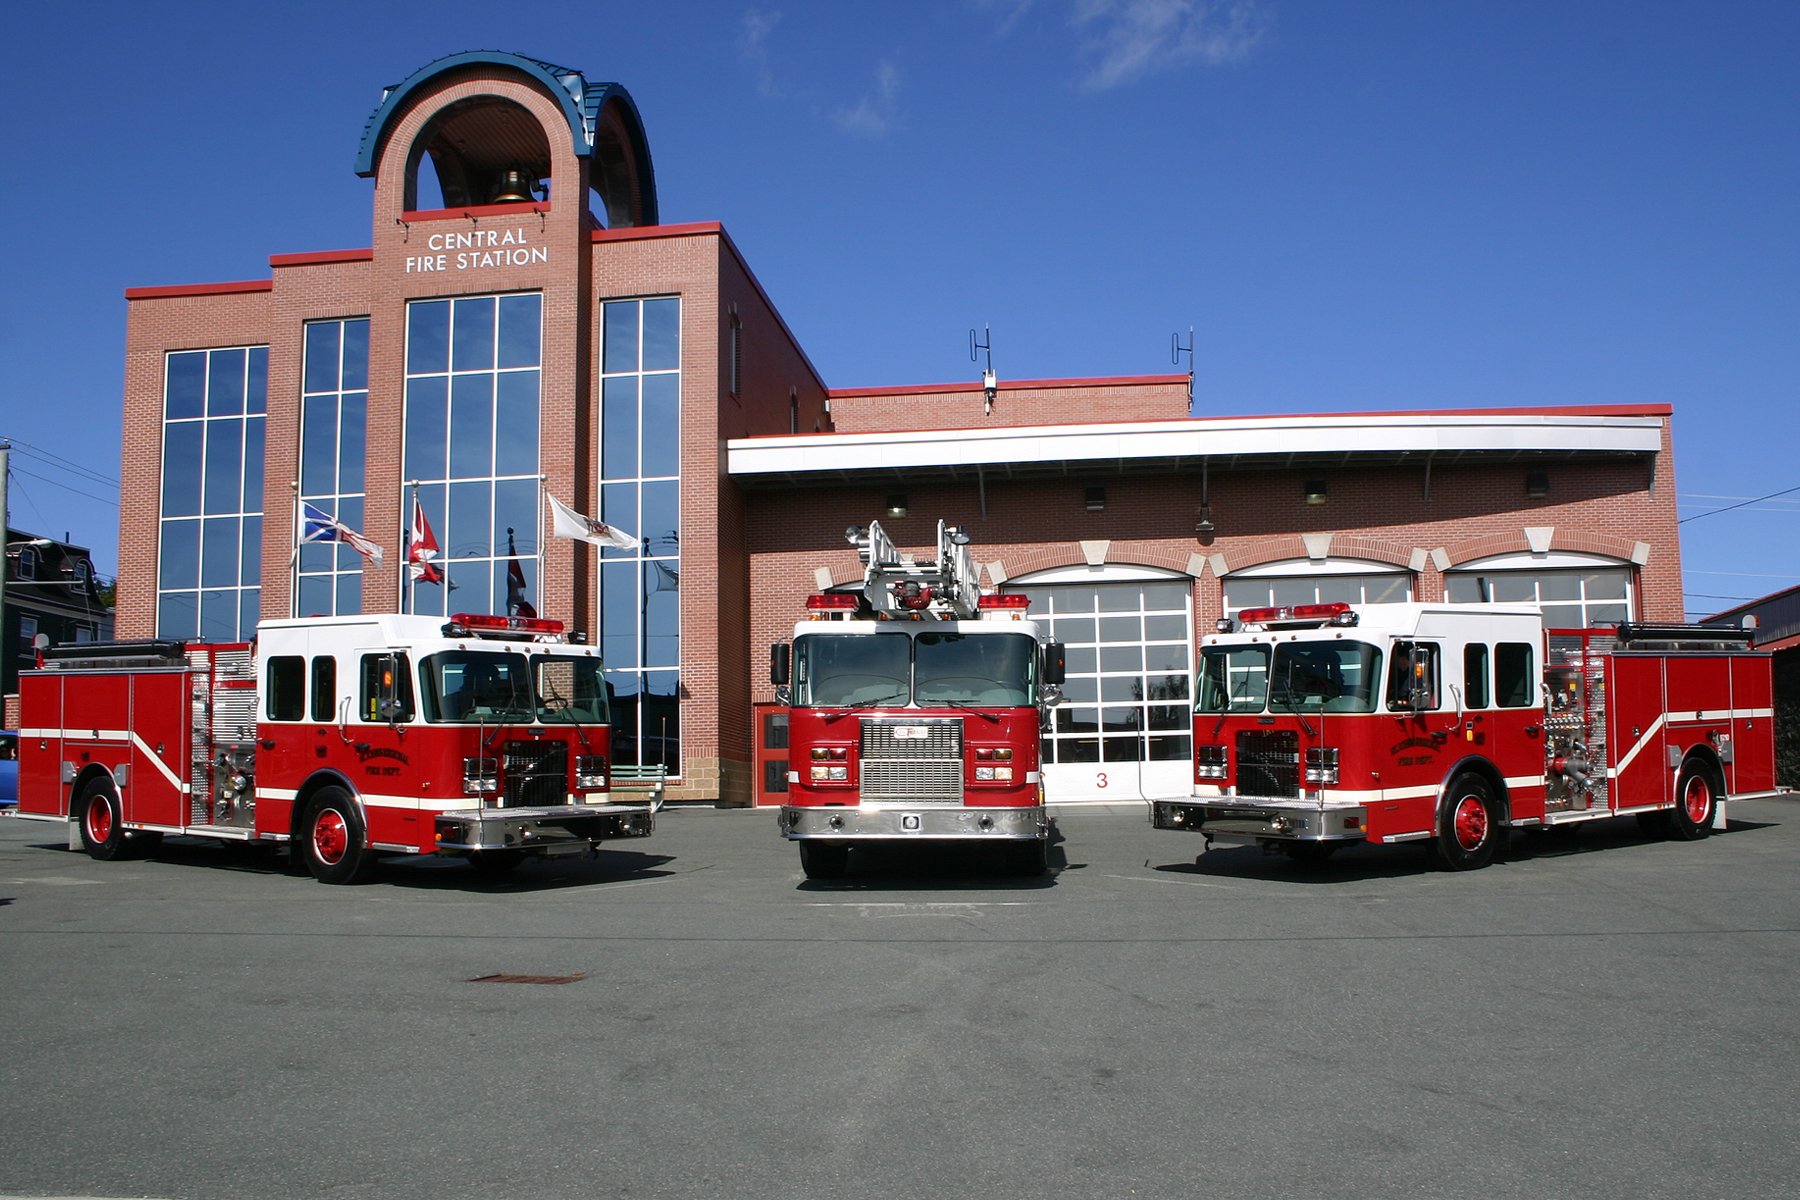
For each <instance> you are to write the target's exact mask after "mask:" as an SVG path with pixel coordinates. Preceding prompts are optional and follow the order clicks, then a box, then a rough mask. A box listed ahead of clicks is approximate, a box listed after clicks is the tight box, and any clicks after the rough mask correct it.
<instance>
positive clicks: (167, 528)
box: [156, 346, 269, 642]
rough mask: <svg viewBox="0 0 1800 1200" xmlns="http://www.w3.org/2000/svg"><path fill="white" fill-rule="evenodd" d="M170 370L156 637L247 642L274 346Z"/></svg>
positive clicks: (257, 584) (258, 560)
mask: <svg viewBox="0 0 1800 1200" xmlns="http://www.w3.org/2000/svg"><path fill="white" fill-rule="evenodd" d="M163 369H164V374H163V461H162V519H161V521H160V522H159V525H160V528H159V530H158V533H159V545H158V550H157V578H156V634H157V636H158V637H167V638H193V637H198V638H205V639H208V640H211V641H222V642H232V641H247V640H248V639H249V638H250V637H251V635H252V634H253V633H254V632H255V631H256V622H257V618H258V616H259V615H260V609H261V605H262V588H261V582H262V537H263V529H262V525H263V428H264V425H265V424H266V418H265V415H264V414H265V411H266V405H267V400H268V393H269V348H268V347H267V346H234V347H229V348H223V349H217V350H184V351H181V352H179V353H175V354H170V355H168V356H167V357H166V358H165V359H164V363H163Z"/></svg>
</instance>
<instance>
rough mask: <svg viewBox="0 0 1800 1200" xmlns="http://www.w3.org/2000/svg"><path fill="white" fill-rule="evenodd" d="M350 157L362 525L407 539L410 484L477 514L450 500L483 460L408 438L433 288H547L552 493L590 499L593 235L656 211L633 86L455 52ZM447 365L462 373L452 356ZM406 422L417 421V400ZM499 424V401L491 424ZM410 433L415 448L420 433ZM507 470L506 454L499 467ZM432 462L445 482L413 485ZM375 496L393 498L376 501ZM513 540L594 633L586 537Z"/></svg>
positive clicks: (543, 416)
mask: <svg viewBox="0 0 1800 1200" xmlns="http://www.w3.org/2000/svg"><path fill="white" fill-rule="evenodd" d="M356 171H357V174H359V175H361V176H363V177H364V178H370V179H373V180H374V181H375V195H374V206H373V230H372V238H371V243H370V244H371V247H372V251H371V254H372V261H371V267H372V269H371V272H370V288H371V294H370V296H369V302H368V310H367V311H368V312H369V315H370V328H369V399H368V432H367V446H368V450H367V484H366V486H367V490H368V495H369V497H370V498H371V503H370V505H369V521H368V523H369V528H368V529H367V530H366V532H367V533H368V535H369V536H371V537H373V538H375V539H376V540H377V541H378V542H381V543H382V544H384V545H388V546H403V545H404V544H405V529H404V526H405V524H406V522H407V520H408V517H407V515H406V514H407V513H408V512H409V511H410V500H409V499H408V497H409V495H411V494H417V495H419V496H420V497H421V503H422V507H423V508H424V510H425V512H426V513H427V516H428V519H430V520H431V521H432V523H433V527H434V529H437V530H443V529H445V528H446V525H447V524H448V525H449V526H450V527H454V526H455V525H456V524H457V522H458V521H459V520H461V522H462V524H463V525H464V526H471V525H472V521H473V518H470V517H468V516H467V513H469V512H474V511H477V510H476V509H475V508H473V507H470V506H468V505H464V507H463V508H461V509H458V507H457V506H458V503H459V501H458V499H457V498H456V497H457V496H459V495H464V494H467V493H469V492H471V491H472V490H473V489H470V488H468V487H466V486H463V485H459V484H456V483H452V482H448V481H449V480H452V479H454V478H456V477H458V476H459V475H467V474H470V473H475V474H479V473H480V472H479V471H478V470H472V469H471V468H469V467H467V466H466V465H454V464H453V465H449V466H446V467H445V468H444V469H443V470H442V471H438V472H432V471H431V470H430V469H429V468H428V467H425V466H421V464H420V463H419V462H418V461H409V460H410V459H412V457H413V456H412V453H411V452H410V451H406V450H404V449H403V448H404V447H406V446H407V444H408V442H407V435H408V432H409V431H408V429H407V427H406V422H407V415H406V414H407V400H408V388H409V387H411V388H413V389H414V391H413V404H414V408H415V410H417V409H422V408H423V407H424V404H425V403H426V401H421V399H420V395H421V392H422V391H424V392H426V393H427V394H429V390H428V389H422V388H421V381H420V379H419V376H418V369H419V367H418V364H419V361H420V358H421V355H420V352H419V351H418V350H417V349H416V348H415V349H414V350H413V351H412V354H413V360H412V361H413V367H412V374H410V375H409V368H408V353H409V347H408V338H409V313H412V312H414V310H415V308H416V306H418V305H419V304H421V303H422V302H429V301H430V300H432V299H434V298H439V297H442V298H445V299H449V298H454V297H468V296H525V295H536V296H539V297H541V305H542V307H541V326H540V328H541V344H540V346H539V347H538V348H537V350H536V354H537V366H538V368H539V377H538V396H537V399H538V413H537V452H538V459H537V461H538V473H539V474H540V475H541V476H542V481H543V488H544V490H546V491H547V492H549V493H550V494H551V495H554V496H557V497H559V498H561V499H563V500H565V501H568V502H570V503H573V504H574V505H575V506H576V507H577V508H580V509H582V510H583V511H588V512H591V511H594V505H595V503H596V501H595V486H596V474H595V472H596V467H595V464H596V458H597V445H598V436H599V433H598V422H597V418H596V415H595V405H594V403H593V396H592V392H593V387H594V383H593V380H594V376H595V369H596V364H595V353H596V346H595V332H594V330H595V313H594V311H593V309H594V303H593V300H592V296H593V289H592V280H591V276H592V265H591V261H592V256H591V254H590V251H589V243H590V238H591V235H592V234H593V232H594V231H595V230H599V229H609V230H611V229H625V228H630V227H636V226H646V225H655V224H657V203H656V185H655V175H654V171H653V169H652V166H651V161H650V149H649V143H648V141H647V139H646V138H645V135H644V128H643V124H642V122H641V121H640V119H639V116H638V112H637V107H636V105H635V104H633V102H632V99H631V96H630V95H629V93H627V92H626V90H625V89H624V88H623V87H621V86H620V85H618V84H616V83H593V82H590V81H589V80H588V79H587V78H586V77H585V76H583V75H582V74H581V72H579V71H576V70H572V69H569V68H566V67H559V66H555V65H553V64H551V63H547V62H543V61H540V60H538V59H533V58H527V57H525V56H522V55H518V54H510V53H503V52H492V51H474V52H468V53H463V54H456V55H451V56H449V57H447V58H442V59H439V60H438V61H436V62H434V63H431V64H430V65H428V66H425V67H423V68H421V69H420V70H418V71H416V72H414V73H413V74H412V75H411V76H410V77H408V78H407V79H406V80H405V81H404V82H402V83H399V84H396V85H394V86H392V87H389V88H387V89H386V90H385V91H384V92H383V94H382V98H381V102H380V103H379V104H378V105H377V106H376V108H375V111H374V112H373V113H372V114H371V115H370V117H369V120H368V123H367V125H366V126H365V128H364V130H363V136H362V142H361V145H360V147H359V148H358V152H357V160H356ZM454 303H455V302H454V301H452V307H454ZM458 311H459V312H460V309H459V310H458ZM412 319H413V320H415V323H416V318H412ZM447 370H448V371H449V372H451V373H450V374H449V376H448V382H450V383H455V382H456V381H457V379H458V375H457V374H455V372H456V371H457V370H459V366H458V364H455V363H449V364H447ZM461 403H462V401H461V399H460V393H459V394H458V395H457V396H452V397H451V407H450V408H449V409H448V410H447V415H446V420H447V422H448V426H447V434H446V436H447V437H448V438H451V439H454V442H455V445H456V446H457V447H458V448H457V449H456V450H453V451H452V453H453V455H454V456H456V457H461V458H465V459H466V458H467V457H468V454H467V453H466V451H465V449H464V447H466V446H467V445H468V440H467V436H466V430H465V429H464V428H463V427H462V426H461V425H460V424H459V422H460V421H461V420H462V417H461V410H460V408H459V407H458V406H459V405H460V404H461ZM413 420H414V422H415V424H416V423H417V422H418V421H419V420H420V418H419V416H418V415H417V414H416V412H415V416H414V418H413ZM505 421H506V418H505V415H504V413H502V414H501V417H500V420H499V423H498V424H497V426H496V428H497V429H504V428H505ZM479 424H480V423H479V421H472V422H470V427H474V426H476V425H479ZM411 432H412V433H413V435H414V436H413V444H414V445H417V443H418V436H417V429H414V430H413V431H411ZM497 436H498V435H497ZM505 471H506V468H505V467H501V466H496V467H495V473H497V474H504V473H505ZM433 474H435V475H438V476H441V477H442V479H443V480H444V481H445V482H443V484H442V485H441V486H436V487H432V488H419V487H415V486H414V484H415V483H416V481H417V479H418V478H420V477H421V475H424V476H426V477H428V478H429V477H431V476H432V475H433ZM379 497H395V498H396V499H398V500H399V501H400V502H399V503H387V504H383V503H379V502H378V500H377V498H379ZM499 509H500V502H499V501H498V499H496V500H494V501H492V502H491V503H490V509H489V511H490V512H492V513H494V514H495V515H494V516H493V517H492V520H493V523H494V525H495V526H496V527H503V528H500V530H499V531H498V532H496V533H495V535H494V536H495V537H496V538H497V539H502V540H504V539H505V538H507V537H508V536H509V535H508V534H507V533H506V532H505V530H506V529H513V528H515V527H514V526H513V524H512V522H511V521H508V520H506V519H505V518H503V517H502V516H500V515H498V514H499ZM522 524H523V522H521V525H522ZM465 532H467V530H466V529H465ZM453 536H455V535H453ZM511 536H512V537H513V538H514V539H515V540H516V548H517V551H518V553H519V555H520V556H521V558H522V559H524V560H525V561H526V562H527V563H528V572H529V573H530V574H531V575H536V574H537V567H538V564H541V571H542V573H541V578H532V579H530V580H529V583H530V585H531V586H530V592H531V595H532V599H533V603H534V604H535V606H536V607H537V608H538V609H540V610H541V611H542V612H543V613H544V614H545V615H547V616H556V617H559V618H562V619H564V620H566V621H568V622H569V623H570V624H571V627H572V628H575V629H589V630H591V629H592V628H593V619H594V606H595V597H594V595H593V579H594V569H595V561H594V557H593V554H594V551H593V548H592V547H590V546H589V545H587V544H586V543H583V542H579V541H573V540H570V539H565V538H556V539H550V538H547V537H546V536H545V533H544V530H543V529H541V528H536V529H530V528H523V527H518V528H516V533H515V534H512V535H511ZM490 594H492V592H490ZM458 599H459V601H460V600H462V599H463V597H462V596H459V597H458ZM395 602H396V597H395V595H394V588H393V584H392V581H391V578H390V579H385V580H384V579H381V578H380V577H372V576H365V579H364V594H363V608H364V610H365V611H379V610H382V609H392V608H393V607H394V605H395Z"/></svg>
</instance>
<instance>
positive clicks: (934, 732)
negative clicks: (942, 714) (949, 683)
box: [859, 718, 963, 804]
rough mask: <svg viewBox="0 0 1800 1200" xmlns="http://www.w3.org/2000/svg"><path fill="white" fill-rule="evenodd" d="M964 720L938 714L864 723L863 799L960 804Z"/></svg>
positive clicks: (901, 802)
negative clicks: (907, 719) (932, 716)
mask: <svg viewBox="0 0 1800 1200" xmlns="http://www.w3.org/2000/svg"><path fill="white" fill-rule="evenodd" d="M962 741H963V739H962V722H961V721H960V720H945V719H943V718H934V719H930V720H916V721H897V720H892V719H880V720H875V719H866V720H864V721H863V723H862V754H861V774H860V777H859V783H860V786H861V788H862V798H863V800H864V801H865V802H867V801H889V802H893V803H899V804H961V803H962V799H963V761H962Z"/></svg>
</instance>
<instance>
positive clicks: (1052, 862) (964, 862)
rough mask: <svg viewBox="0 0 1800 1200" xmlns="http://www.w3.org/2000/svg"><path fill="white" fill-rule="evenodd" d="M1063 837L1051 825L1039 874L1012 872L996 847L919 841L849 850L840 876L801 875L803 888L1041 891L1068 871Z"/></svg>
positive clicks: (807, 889)
mask: <svg viewBox="0 0 1800 1200" xmlns="http://www.w3.org/2000/svg"><path fill="white" fill-rule="evenodd" d="M1062 843H1063V835H1062V833H1061V832H1060V831H1059V830H1058V829H1057V828H1056V827H1055V826H1054V825H1052V826H1051V828H1050V846H1049V851H1048V854H1047V859H1048V865H1049V869H1048V870H1047V871H1045V872H1044V873H1043V874H1042V875H1015V874H1011V873H1009V872H1008V870H1007V863H1006V856H1005V853H1004V851H1003V850H1002V849H1001V848H1000V847H998V846H984V845H966V844H958V843H954V842H953V843H947V844H935V845H934V844H932V843H929V842H920V843H916V844H910V845H897V846H858V847H855V848H853V849H852V850H851V851H850V866H849V870H848V871H847V872H846V873H845V874H844V877H843V878H841V879H803V880H801V881H800V885H799V889H798V890H800V891H802V892H855V891H873V890H879V891H886V892H901V891H915V890H916V891H946V890H953V891H993V890H995V889H1000V890H1003V891H1025V892H1031V891H1045V890H1048V889H1050V888H1053V887H1055V886H1056V880H1057V876H1058V875H1060V874H1061V873H1062V872H1063V871H1065V870H1069V869H1071V868H1070V864H1069V860H1068V856H1067V855H1066V854H1064V853H1063V846H1062Z"/></svg>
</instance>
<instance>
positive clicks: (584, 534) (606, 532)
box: [544, 492, 638, 550]
mask: <svg viewBox="0 0 1800 1200" xmlns="http://www.w3.org/2000/svg"><path fill="white" fill-rule="evenodd" d="M544 498H545V499H546V500H548V501H550V532H551V533H553V534H555V535H556V536H557V537H566V538H580V539H581V540H582V541H584V542H592V543H594V545H596V546H611V547H613V548H614V549H617V550H636V549H637V546H638V540H637V539H636V538H634V537H632V536H631V535H630V534H629V533H626V532H625V531H624V530H623V529H615V528H614V527H613V526H611V525H608V524H606V523H605V522H602V521H596V520H594V519H593V518H592V517H584V516H582V515H581V514H580V513H578V512H576V511H575V510H574V509H572V508H570V507H569V506H568V505H566V504H564V503H563V502H562V501H561V500H558V499H557V498H556V497H555V496H552V495H550V493H548V492H545V493H544Z"/></svg>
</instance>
